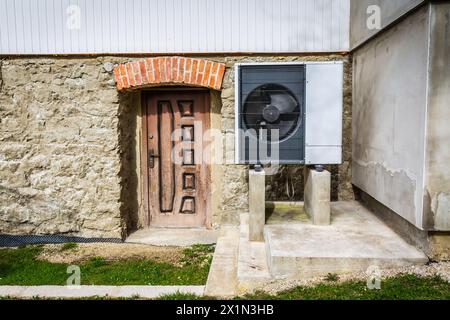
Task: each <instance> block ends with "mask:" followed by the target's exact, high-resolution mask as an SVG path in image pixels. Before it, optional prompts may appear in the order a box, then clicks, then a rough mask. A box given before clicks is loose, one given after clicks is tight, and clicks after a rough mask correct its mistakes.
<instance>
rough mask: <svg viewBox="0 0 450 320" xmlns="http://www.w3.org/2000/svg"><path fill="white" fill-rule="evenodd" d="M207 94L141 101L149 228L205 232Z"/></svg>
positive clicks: (161, 95)
mask: <svg viewBox="0 0 450 320" xmlns="http://www.w3.org/2000/svg"><path fill="white" fill-rule="evenodd" d="M208 97H209V93H208V92H200V91H185V92H181V91H177V92H176V91H160V92H148V93H145V94H144V96H143V105H144V112H145V114H144V121H143V125H144V127H145V128H144V129H143V132H144V143H143V145H144V149H146V153H145V155H143V157H142V158H143V159H145V158H146V160H147V161H146V162H145V166H146V168H144V169H145V170H144V172H145V178H146V181H145V183H144V186H145V185H147V186H148V187H147V190H146V191H145V192H146V194H145V197H144V198H147V199H146V201H147V202H148V203H147V208H148V217H147V218H148V219H147V221H148V222H149V223H148V224H149V225H151V226H156V227H199V226H205V225H206V226H208V220H207V211H208V210H209V205H210V204H209V196H210V168H209V154H207V151H208V150H209V148H205V146H204V143H203V142H204V139H203V136H204V134H205V132H206V131H207V130H208V129H209V98H208Z"/></svg>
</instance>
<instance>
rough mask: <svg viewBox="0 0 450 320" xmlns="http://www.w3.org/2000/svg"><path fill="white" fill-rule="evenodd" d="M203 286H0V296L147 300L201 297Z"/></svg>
mask: <svg viewBox="0 0 450 320" xmlns="http://www.w3.org/2000/svg"><path fill="white" fill-rule="evenodd" d="M204 290H205V286H79V287H78V288H76V287H68V286H0V296H3V297H5V296H9V297H17V298H33V297H41V298H85V297H94V296H101V297H106V296H107V297H111V298H136V297H140V298H147V299H154V298H158V297H159V296H162V295H167V294H174V293H177V292H180V293H191V294H196V295H199V296H201V295H203V293H204Z"/></svg>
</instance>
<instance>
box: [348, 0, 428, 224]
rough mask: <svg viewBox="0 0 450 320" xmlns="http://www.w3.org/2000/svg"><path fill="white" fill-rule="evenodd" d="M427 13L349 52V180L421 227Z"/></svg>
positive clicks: (416, 16)
mask: <svg viewBox="0 0 450 320" xmlns="http://www.w3.org/2000/svg"><path fill="white" fill-rule="evenodd" d="M428 31H429V21H428V10H427V7H423V8H422V9H420V10H419V11H417V12H416V13H414V14H413V15H412V16H410V17H408V19H406V20H403V21H402V22H401V23H400V24H398V25H397V26H395V27H393V28H392V29H390V30H388V31H386V32H385V33H383V34H380V35H379V36H378V37H377V38H376V39H374V40H372V41H371V42H370V43H368V44H366V45H365V46H364V47H362V48H361V49H359V50H357V51H356V52H355V54H354V79H353V123H352V127H353V151H352V152H353V166H352V176H353V177H352V181H353V184H355V185H356V186H357V187H359V188H360V189H362V190H363V191H365V192H367V193H368V194H369V195H371V196H372V197H374V198H375V199H376V200H378V201H379V202H381V203H382V204H384V205H385V206H387V207H388V208H390V209H391V210H393V211H395V212H396V213H398V214H399V215H400V216H402V217H403V218H405V219H407V220H408V221H409V222H411V223H412V224H414V225H415V226H417V227H418V228H422V207H423V185H424V165H425V163H424V161H425V160H424V158H425V130H426V126H425V123H426V105H427V77H428V76H427V73H428V34H429V33H428Z"/></svg>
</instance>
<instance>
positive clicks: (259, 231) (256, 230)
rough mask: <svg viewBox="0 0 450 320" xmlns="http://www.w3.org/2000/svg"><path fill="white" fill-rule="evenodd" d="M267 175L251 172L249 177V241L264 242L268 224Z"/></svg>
mask: <svg viewBox="0 0 450 320" xmlns="http://www.w3.org/2000/svg"><path fill="white" fill-rule="evenodd" d="M265 180H266V175H265V172H264V170H262V171H260V172H256V171H255V170H250V172H249V175H248V187H249V193H248V198H249V199H248V205H249V211H250V212H249V220H248V226H249V240H250V241H264V224H265V223H266V181H265Z"/></svg>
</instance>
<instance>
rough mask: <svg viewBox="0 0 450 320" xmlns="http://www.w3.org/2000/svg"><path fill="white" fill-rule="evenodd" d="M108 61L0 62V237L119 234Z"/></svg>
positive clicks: (114, 109) (114, 108) (114, 99)
mask: <svg viewBox="0 0 450 320" xmlns="http://www.w3.org/2000/svg"><path fill="white" fill-rule="evenodd" d="M106 60H108V59H105V60H104V59H101V58H99V59H47V58H46V59H5V60H4V61H3V62H2V66H1V70H2V88H1V92H0V127H1V129H0V204H1V205H0V233H12V234H55V233H59V234H77V235H83V236H101V237H121V236H122V234H123V231H124V228H123V219H122V217H121V214H120V202H119V199H120V191H121V188H120V185H121V180H120V178H119V175H118V173H119V170H120V157H119V153H118V152H119V135H118V121H119V119H118V117H117V115H118V110H119V96H118V94H117V92H116V89H115V85H114V82H113V81H111V79H112V77H111V74H110V72H109V71H108V70H110V69H109V67H108V65H107V66H106V70H105V67H104V65H103V63H104V61H106Z"/></svg>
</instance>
